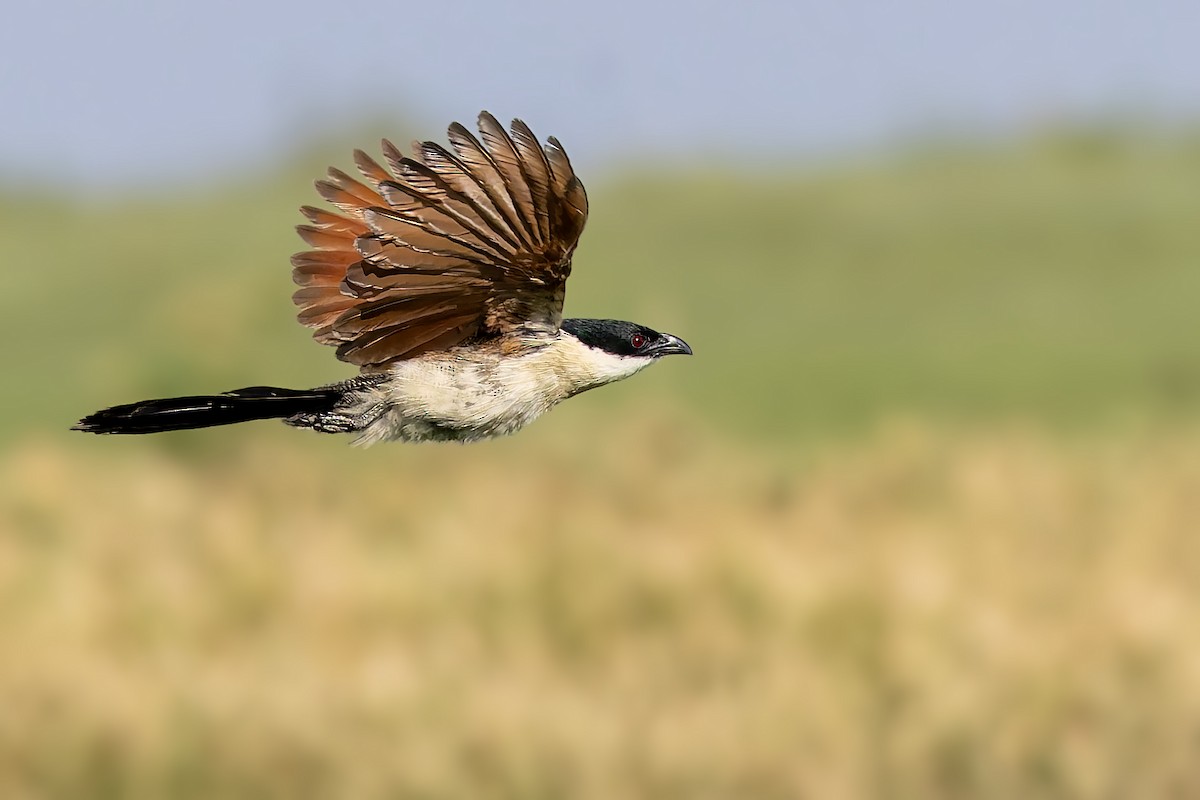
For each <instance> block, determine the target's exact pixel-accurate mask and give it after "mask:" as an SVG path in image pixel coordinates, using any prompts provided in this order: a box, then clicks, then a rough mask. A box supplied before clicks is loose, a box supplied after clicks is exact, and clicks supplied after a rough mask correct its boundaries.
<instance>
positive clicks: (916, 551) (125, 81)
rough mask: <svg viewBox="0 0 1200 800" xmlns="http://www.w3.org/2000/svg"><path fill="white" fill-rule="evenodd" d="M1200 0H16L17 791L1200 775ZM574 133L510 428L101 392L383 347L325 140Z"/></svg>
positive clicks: (513, 790) (1036, 786) (248, 375)
mask: <svg viewBox="0 0 1200 800" xmlns="http://www.w3.org/2000/svg"><path fill="white" fill-rule="evenodd" d="M1198 24H1200V12H1198V11H1197V8H1196V6H1195V4H1194V3H1188V2H1184V0H1177V1H1173V0H1148V1H1147V2H1143V3H1139V4H1136V6H1135V4H1122V3H1095V2H1085V0H1063V2H1058V3H1054V4H1046V3H1041V2H1033V0H1020V1H1016V2H1003V3H993V4H987V5H983V4H975V3H958V4H951V3H935V2H925V1H924V0H913V1H912V2H904V3H893V4H877V3H868V2H864V1H863V0H852V2H846V3H837V4H831V3H811V2H800V3H784V2H776V3H771V2H768V3H761V4H755V5H753V6H747V7H745V8H742V7H739V6H738V5H737V4H699V5H692V6H688V7H683V6H680V5H678V4H669V3H665V2H655V0H639V1H638V2H633V0H612V2H607V3H602V4H591V5H586V6H575V7H563V6H560V5H557V4H550V3H541V2H533V0H519V1H518V2H515V3H508V4H498V3H484V2H477V1H476V0H462V2H458V3H455V4H449V5H445V4H443V5H440V6H439V5H436V4H423V5H413V4H404V5H400V4H390V5H389V4H378V3H376V4H366V3H358V2H346V3H340V4H336V5H330V4H318V3H314V2H311V0H299V1H298V2H289V3H286V4H285V3H253V2H251V3H233V2H212V3H205V4H183V3H179V4H173V3H165V4H158V5H156V6H152V7H147V6H146V5H145V4H142V3H136V4H135V3H133V2H124V3H120V2H118V3H109V4H93V3H85V2H82V0H63V2H60V3H57V4H54V5H53V7H52V6H50V5H46V4H42V5H35V4H24V5H23V6H20V7H14V8H13V9H10V10H9V11H8V13H6V23H5V26H4V29H3V30H2V31H0V65H2V66H3V74H4V79H3V80H2V81H0V104H2V106H3V109H4V123H3V125H0V245H2V252H3V253H4V256H3V267H2V268H0V287H2V289H3V291H0V309H2V312H3V313H0V336H2V337H3V340H4V341H5V342H6V343H7V345H6V347H5V348H4V349H3V355H2V358H3V360H4V375H5V379H4V380H3V381H2V382H0V408H3V409H4V413H3V415H2V416H0V476H2V480H0V709H2V710H0V795H2V796H4V797H11V798H68V797H70V798H74V797H89V798H90V797H100V798H109V797H111V798H126V797H128V798H162V797H172V798H174V797H179V798H191V797H195V798H208V797H224V798H238V797H245V798H264V797H279V798H298V797H314V798H316V797H320V798H328V797H354V798H377V797H378V798H382V797H423V798H442V797H470V798H614V797H629V798H635V797H640V798H656V799H665V798H726V797H728V798H734V797H737V798H764V799H768V798H802V797H815V798H831V799H834V800H836V799H837V798H885V797H887V798H910V797H911V798H918V797H919V798H965V797H979V798H1011V797H1024V798H1058V797H1080V798H1120V797H1167V796H1170V797H1193V796H1200V770H1197V768H1196V765H1197V764H1198V763H1200V629H1198V628H1197V620H1198V619H1200V537H1198V536H1197V534H1198V533H1200V414H1198V413H1197V408H1198V402H1200V337H1198V336H1197V323H1196V319H1197V314H1196V309H1197V301H1200V269H1198V265H1200V225H1197V223H1196V220H1197V215H1198V214H1200V92H1197V83H1196V76H1197V75H1200V51H1198V50H1197V49H1196V48H1195V46H1194V41H1193V39H1194V33H1195V31H1196V30H1197V25H1198ZM481 108H486V109H488V110H490V111H492V112H494V113H496V114H497V115H498V116H500V117H502V118H505V119H507V118H509V117H511V116H521V117H522V118H523V119H525V120H526V121H527V122H529V123H530V124H531V126H532V127H533V129H534V130H535V131H536V132H537V133H538V134H539V135H541V136H543V137H544V136H546V135H549V134H553V135H555V136H557V137H558V138H560V139H561V140H562V141H563V142H564V144H565V145H566V148H567V150H568V151H569V152H570V154H571V156H572V158H573V160H574V161H575V164H576V167H577V169H578V170H579V171H580V173H581V174H582V176H583V178H584V180H585V182H586V184H587V186H588V190H589V194H590V198H591V205H592V209H593V211H592V216H591V220H590V222H589V225H588V229H587V231H586V232H585V234H584V238H583V241H582V244H581V248H580V250H579V252H578V255H577V257H576V263H575V273H574V276H573V277H572V279H571V286H570V292H569V293H568V298H567V313H568V314H569V315H572V316H604V317H618V318H625V319H632V320H637V321H639V322H643V323H646V324H649V325H651V326H654V327H656V328H660V329H663V330H669V331H672V332H675V333H678V334H679V335H681V336H682V337H684V338H685V339H687V340H688V341H689V342H690V343H691V344H692V346H693V347H694V348H695V351H696V353H697V355H696V356H695V357H694V358H691V359H680V360H673V359H672V360H668V361H666V362H664V363H663V364H661V365H659V366H657V367H655V368H654V369H653V370H650V371H648V372H647V373H644V374H642V375H639V376H638V377H637V378H636V379H634V380H631V381H628V382H626V383H622V384H618V385H616V386H613V387H609V388H606V389H605V390H604V391H601V392H593V393H588V394H586V395H584V396H581V397H579V398H576V399H574V400H572V401H571V402H569V403H567V404H565V405H564V406H562V407H560V408H559V409H558V410H556V411H555V412H554V413H552V414H551V415H549V416H548V417H546V418H545V419H543V420H541V421H539V422H538V423H536V424H535V425H534V426H533V427H532V428H530V429H529V430H527V431H525V432H522V433H521V434H520V435H519V436H517V437H514V438H511V439H507V440H503V441H496V442H490V443H485V444H480V445H474V446H471V447H456V446H430V445H425V446H401V445H382V446H377V447H374V448H372V449H369V450H359V449H354V448H351V447H349V446H348V444H347V443H346V442H345V441H344V440H342V439H341V438H335V437H321V436H317V435H313V434H309V433H306V432H301V431H295V430H290V429H285V428H284V427H283V426H281V425H278V424H275V423H269V422H264V423H254V424H250V425H245V426H238V427H234V428H225V429H212V430H207V431H199V432H186V433H178V434H170V435H163V436H159V437H147V438H141V437H129V438H119V437H111V438H96V437H88V436H83V435H81V434H78V433H70V432H68V430H67V428H68V427H69V426H70V425H71V424H72V423H73V422H74V421H75V420H76V419H77V418H79V417H80V416H82V415H83V414H85V413H88V412H90V411H93V410H95V409H97V408H100V407H102V406H108V405H112V404H115V403H123V402H130V401H133V400H137V399H142V398H145V397H153V396H167V395H172V394H192V393H197V392H209V391H219V390H224V389H230V388H235V387H239V386H245V385H255V384H277V385H284V386H297V387H304V386H312V385H317V384H321V383H325V382H330V381H335V380H339V379H342V378H345V377H347V376H349V375H350V374H351V371H350V369H349V368H348V367H347V366H346V365H344V364H340V363H339V362H337V361H336V360H335V358H334V356H333V352H332V351H331V350H330V349H328V348H324V347H320V346H318V345H316V344H314V343H313V342H311V341H310V339H309V333H308V331H307V330H305V329H303V328H301V327H300V326H299V325H297V324H296V323H295V322H294V320H293V315H294V309H293V307H292V305H291V303H290V299H289V298H290V293H291V291H292V288H293V287H292V285H291V283H290V280H289V265H288V256H289V255H290V254H291V253H292V252H293V251H295V250H298V249H301V243H300V241H299V240H298V239H297V238H296V237H295V235H294V233H293V231H292V226H293V225H294V224H296V223H297V222H299V221H300V217H299V215H298V213H297V211H296V208H297V207H298V206H299V205H301V204H304V203H312V202H315V200H316V195H315V192H314V191H313V190H312V186H311V181H312V179H313V178H315V177H317V176H318V175H320V173H321V172H322V171H323V169H324V167H325V166H326V165H328V164H337V165H340V166H342V167H348V166H349V164H350V158H349V155H350V150H351V148H353V147H355V146H360V147H364V148H366V149H368V150H370V151H372V152H377V149H376V144H375V143H376V142H377V140H378V138H379V136H380V135H387V136H389V137H391V138H394V139H395V140H396V141H397V142H399V143H404V142H407V141H408V140H409V139H410V138H412V137H420V138H435V139H438V140H441V141H444V138H443V135H442V133H443V131H444V130H445V127H446V125H447V124H448V123H449V122H450V121H451V120H456V119H457V120H461V121H463V122H467V123H470V122H471V121H472V120H473V118H474V116H475V114H476V113H477V112H478V111H479V110H480V109H481Z"/></svg>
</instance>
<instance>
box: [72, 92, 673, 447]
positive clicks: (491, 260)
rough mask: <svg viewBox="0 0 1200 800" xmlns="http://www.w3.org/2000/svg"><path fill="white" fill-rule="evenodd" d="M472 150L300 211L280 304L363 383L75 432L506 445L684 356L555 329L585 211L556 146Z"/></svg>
mask: <svg viewBox="0 0 1200 800" xmlns="http://www.w3.org/2000/svg"><path fill="white" fill-rule="evenodd" d="M479 133H480V138H476V137H475V136H474V135H473V134H472V133H471V132H470V131H469V130H467V129H466V128H465V127H463V126H462V125H459V124H458V123H454V124H453V125H451V126H450V129H449V139H450V147H449V148H446V147H443V146H442V145H439V144H437V143H435V142H423V143H417V144H414V146H413V152H412V154H410V155H408V156H405V155H404V154H403V153H401V152H400V150H398V149H397V148H396V147H395V146H394V145H393V144H391V143H390V142H388V141H386V140H385V141H384V142H383V156H384V162H385V163H386V166H384V165H382V164H380V163H379V162H378V161H376V160H374V159H372V158H371V157H370V156H368V155H367V154H365V153H363V152H362V151H361V150H356V151H355V153H354V162H355V166H357V168H358V171H359V172H360V173H361V174H362V176H363V180H358V179H355V178H352V177H350V176H349V175H347V174H346V173H344V172H342V171H340V170H338V169H330V170H329V174H328V176H327V177H326V178H325V179H323V180H319V181H317V183H316V187H317V191H318V192H319V193H320V194H321V196H322V197H323V198H324V199H325V200H326V201H327V202H329V203H330V204H331V205H332V206H334V207H335V208H336V209H337V211H336V212H334V211H330V210H328V209H325V208H315V207H312V206H304V207H303V208H301V212H302V213H303V214H304V216H305V217H307V218H308V224H304V225H299V226H297V228H296V230H297V232H298V233H299V234H300V237H301V238H302V239H304V241H305V242H306V243H307V244H308V245H309V247H311V248H312V249H311V250H308V251H305V252H302V253H297V254H296V255H295V256H293V258H292V266H293V270H292V277H293V279H294V280H295V282H296V283H297V284H298V285H299V286H300V289H299V290H298V291H297V292H296V293H295V295H293V300H294V301H295V303H296V305H297V306H299V307H300V314H299V320H300V322H301V323H303V324H304V325H307V326H308V327H310V328H314V329H315V331H314V333H313V336H314V338H315V339H316V340H317V341H318V342H321V343H322V344H328V345H332V346H334V347H336V348H337V356H338V358H339V359H341V360H342V361H347V362H349V363H351V364H355V365H357V366H358V367H359V370H360V373H359V375H358V376H356V377H354V378H351V379H349V380H346V381H342V382H340V383H333V384H329V385H326V386H320V387H317V388H315V389H302V390H297V389H281V388H277V387H270V386H252V387H248V388H245V389H236V390H234V391H230V392H224V393H222V394H217V395H199V396H193V397H173V398H166V399H160V400H143V401H141V402H139V403H130V404H127V405H120V406H114V407H112V408H107V409H104V410H102V411H97V412H96V413H95V414H92V415H90V416H87V417H84V418H83V419H82V420H80V421H79V422H78V423H77V424H76V425H75V426H74V430H80V431H88V432H91V433H158V432H161V431H174V430H183V429H188V428H205V427H209V426H213V425H229V424H233V423H236V422H246V421H249V420H257V419H282V420H283V421H284V422H286V423H287V424H288V425H292V426H295V427H297V428H310V429H312V430H315V431H320V432H322V433H349V434H352V435H353V436H354V437H355V441H356V443H359V444H371V443H374V442H378V441H388V440H401V441H407V442H420V441H429V440H441V441H458V442H472V441H478V440H481V439H487V438H490V437H493V436H500V435H504V434H509V433H513V432H514V431H517V430H519V429H521V428H523V427H524V426H526V425H528V424H529V423H530V422H532V421H533V420H535V419H537V418H538V417H539V416H541V415H542V414H544V413H546V412H547V411H549V410H550V409H551V408H553V407H554V406H555V405H557V404H558V403H560V402H562V401H563V400H566V399H567V398H569V397H573V396H575V395H577V394H579V393H580V392H585V391H587V390H589V389H594V388H596V387H598V386H603V385H605V384H607V383H612V382H614V381H618V380H621V379H623V378H628V377H629V376H631V375H633V374H634V373H636V372H638V371H639V370H642V369H644V368H645V367H647V366H649V365H650V364H652V363H654V362H655V361H656V360H658V359H659V358H661V357H663V356H666V355H672V354H683V355H691V352H692V350H691V348H690V347H689V346H688V345H687V343H686V342H684V341H683V340H682V339H680V338H679V337H677V336H673V335H671V334H669V333H659V332H658V331H655V330H652V329H650V328H647V327H646V326H644V325H638V324H635V323H632V322H621V321H618V320H610V319H563V316H562V307H563V297H564V295H565V291H566V283H567V277H568V276H569V275H570V274H571V256H572V255H573V254H574V252H575V246H576V244H577V243H578V242H579V236H580V234H581V233H582V232H583V226H584V223H585V222H586V221H587V214H588V202H587V194H586V193H585V192H584V189H583V184H582V183H580V181H579V178H577V177H576V176H575V171H574V170H573V169H572V168H571V162H570V161H569V160H568V159H567V154H566V152H565V151H564V150H563V148H562V145H560V144H559V143H558V141H557V140H556V139H555V138H554V137H550V139H549V140H547V143H546V145H545V146H543V145H542V144H541V143H540V142H539V141H538V140H537V137H535V136H534V135H533V133H532V131H530V129H529V127H528V126H527V125H526V124H525V123H524V122H522V121H520V120H513V122H512V126H511V129H510V131H506V130H505V129H504V126H503V125H501V124H500V123H499V122H497V121H496V119H495V117H493V116H492V115H491V114H488V113H487V112H486V111H485V112H483V113H482V114H480V115H479Z"/></svg>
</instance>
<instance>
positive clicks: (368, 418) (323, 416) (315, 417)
mask: <svg viewBox="0 0 1200 800" xmlns="http://www.w3.org/2000/svg"><path fill="white" fill-rule="evenodd" d="M388 408H390V404H388V403H386V402H383V401H381V402H378V403H375V404H374V405H371V406H369V407H367V408H366V409H365V410H363V411H360V412H358V413H356V414H348V413H345V412H337V411H323V412H320V413H317V414H297V415H296V416H294V417H289V418H288V419H287V424H289V425H292V426H295V427H297V428H312V429H313V430H314V431H317V432H319V433H354V432H356V431H361V430H365V429H366V428H369V427H370V426H371V425H372V424H374V423H375V422H377V421H379V419H380V417H382V416H383V415H384V414H386V413H387V411H388Z"/></svg>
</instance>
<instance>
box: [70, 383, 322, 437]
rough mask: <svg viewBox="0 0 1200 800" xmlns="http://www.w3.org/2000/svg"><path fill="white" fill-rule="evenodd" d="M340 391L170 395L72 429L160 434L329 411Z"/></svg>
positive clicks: (270, 389) (266, 389)
mask: <svg viewBox="0 0 1200 800" xmlns="http://www.w3.org/2000/svg"><path fill="white" fill-rule="evenodd" d="M341 396H342V391H341V390H340V389H338V388H335V387H326V388H322V389H279V388H276V387H274V386H250V387H247V388H245V389H235V390H233V391H232V392H225V393H223V394H216V395H197V396H195V397H168V398H163V399H161V400H142V401H141V402H139V403H129V404H127V405H122V406H113V407H112V408H106V409H103V410H101V411H97V412H96V413H95V414H90V415H88V416H86V417H84V418H83V419H81V420H79V422H78V423H76V424H75V425H74V426H73V427H72V428H71V430H75V431H87V432H88V433H160V432H162V431H180V430H187V429H189V428H208V427H212V426H214V425H233V424H234V423H237V422H248V421H250V420H255V419H279V418H283V417H290V416H293V415H295V414H315V413H320V412H323V411H330V410H332V409H333V408H334V406H335V405H337V402H338V400H339V399H341Z"/></svg>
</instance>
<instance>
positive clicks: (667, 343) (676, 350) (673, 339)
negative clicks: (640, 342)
mask: <svg viewBox="0 0 1200 800" xmlns="http://www.w3.org/2000/svg"><path fill="white" fill-rule="evenodd" d="M643 352H644V353H645V355H648V356H654V357H655V358H659V357H661V356H670V355H680V356H690V355H691V354H692V348H691V347H689V346H688V343H687V342H685V341H684V340H683V339H680V338H679V337H678V336H672V335H671V334H669V333H664V334H662V335H660V336H659V337H658V338H657V339H655V340H654V341H653V342H651V343H650V346H649V347H647V348H646V349H645V350H644V351H643Z"/></svg>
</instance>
